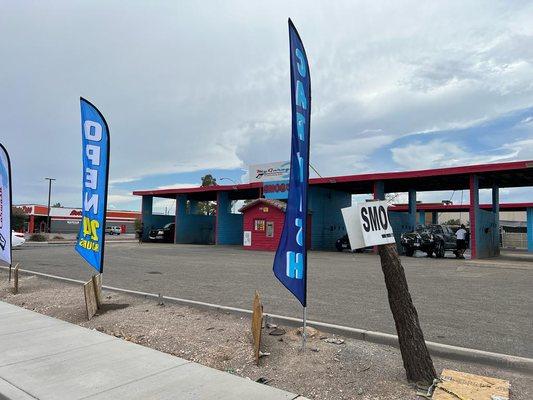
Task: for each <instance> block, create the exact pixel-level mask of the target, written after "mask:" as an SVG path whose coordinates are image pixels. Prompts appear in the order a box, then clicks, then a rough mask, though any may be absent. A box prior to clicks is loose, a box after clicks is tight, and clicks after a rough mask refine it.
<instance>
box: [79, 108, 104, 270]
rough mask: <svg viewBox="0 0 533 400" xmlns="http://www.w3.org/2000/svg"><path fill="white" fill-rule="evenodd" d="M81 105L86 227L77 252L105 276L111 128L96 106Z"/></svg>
mask: <svg viewBox="0 0 533 400" xmlns="http://www.w3.org/2000/svg"><path fill="white" fill-rule="evenodd" d="M80 103H81V134H82V160H83V180H82V211H81V212H82V215H81V218H82V223H81V225H80V232H79V235H78V240H77V242H76V247H75V248H76V251H77V252H78V253H79V254H80V255H81V256H82V257H83V258H84V259H85V260H86V261H87V262H88V263H89V264H90V265H91V267H93V268H94V269H95V270H96V271H98V272H99V273H101V272H102V271H103V269H104V244H105V242H104V241H105V237H104V233H105V220H106V210H107V181H108V177H109V128H108V126H107V123H106V121H105V119H104V117H103V115H102V114H101V113H100V111H98V110H97V108H96V107H95V106H93V105H92V104H91V103H90V102H88V101H87V100H85V99H84V98H80Z"/></svg>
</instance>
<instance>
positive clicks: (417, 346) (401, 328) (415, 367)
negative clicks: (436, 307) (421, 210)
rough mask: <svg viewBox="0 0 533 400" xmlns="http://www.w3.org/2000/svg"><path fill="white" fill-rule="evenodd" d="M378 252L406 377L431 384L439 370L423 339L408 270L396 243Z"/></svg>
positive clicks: (383, 246) (383, 247)
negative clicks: (399, 254) (401, 259)
mask: <svg viewBox="0 0 533 400" xmlns="http://www.w3.org/2000/svg"><path fill="white" fill-rule="evenodd" d="M379 256H380V258H381V268H382V269H383V275H385V284H386V286H387V292H388V295H389V305H390V309H391V311H392V316H393V317H394V323H395V324H396V331H397V332H398V340H399V343H400V351H401V353H402V359H403V365H404V368H405V372H406V373H407V379H408V380H409V381H412V382H424V383H428V384H431V382H433V379H434V378H436V377H437V374H436V372H435V368H434V367H433V361H432V360H431V356H430V355H429V351H428V349H427V347H426V343H425V342H424V334H423V333H422V329H421V328H420V323H419V321H418V314H417V312H416V308H415V306H414V304H413V301H412V299H411V295H410V294H409V288H408V286H407V279H406V278H405V271H404V269H403V267H402V264H401V262H400V257H399V256H398V251H397V250H396V244H395V243H391V244H386V245H380V246H379Z"/></svg>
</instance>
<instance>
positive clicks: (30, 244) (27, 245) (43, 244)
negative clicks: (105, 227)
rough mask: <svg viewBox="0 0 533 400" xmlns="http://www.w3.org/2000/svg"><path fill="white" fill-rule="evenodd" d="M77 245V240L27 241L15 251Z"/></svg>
mask: <svg viewBox="0 0 533 400" xmlns="http://www.w3.org/2000/svg"><path fill="white" fill-rule="evenodd" d="M110 243H137V239H114V240H109V241H106V244H110ZM74 244H76V241H75V240H70V241H69V240H58V241H53V242H33V241H26V242H25V245H24V247H22V246H20V247H15V248H14V249H13V250H15V249H17V250H24V249H25V248H34V247H46V246H70V245H74Z"/></svg>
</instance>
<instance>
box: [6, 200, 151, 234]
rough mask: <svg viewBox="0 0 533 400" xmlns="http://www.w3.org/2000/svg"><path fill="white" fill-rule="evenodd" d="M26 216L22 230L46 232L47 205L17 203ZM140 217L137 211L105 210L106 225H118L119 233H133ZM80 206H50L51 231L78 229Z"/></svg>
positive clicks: (73, 230)
mask: <svg viewBox="0 0 533 400" xmlns="http://www.w3.org/2000/svg"><path fill="white" fill-rule="evenodd" d="M14 207H16V208H19V209H21V210H22V211H23V212H24V213H25V214H26V215H27V216H28V221H27V222H26V223H25V226H24V232H27V233H38V232H47V231H48V229H47V220H48V207H47V206H43V205H39V204H19V205H15V206H14ZM140 218H141V213H140V212H138V211H120V210H107V218H106V226H118V227H120V229H121V233H135V220H136V219H140ZM80 221H81V208H69V207H50V232H51V233H77V232H78V231H79V229H80Z"/></svg>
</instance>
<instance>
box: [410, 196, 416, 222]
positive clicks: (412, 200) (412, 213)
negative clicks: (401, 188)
mask: <svg viewBox="0 0 533 400" xmlns="http://www.w3.org/2000/svg"><path fill="white" fill-rule="evenodd" d="M409 225H410V228H409V230H410V231H411V232H412V231H414V229H415V227H416V190H412V189H411V190H409Z"/></svg>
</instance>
